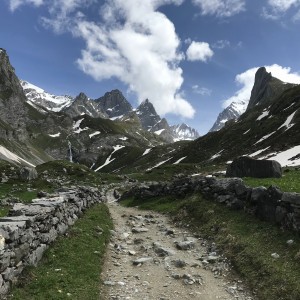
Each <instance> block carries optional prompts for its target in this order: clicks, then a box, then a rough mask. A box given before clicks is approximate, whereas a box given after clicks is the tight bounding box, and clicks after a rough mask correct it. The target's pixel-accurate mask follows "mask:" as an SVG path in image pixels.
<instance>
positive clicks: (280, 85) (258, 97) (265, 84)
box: [247, 67, 295, 110]
mask: <svg viewBox="0 0 300 300" xmlns="http://www.w3.org/2000/svg"><path fill="white" fill-rule="evenodd" d="M293 86H295V85H294V84H288V83H284V82H282V81H281V80H279V79H277V78H275V77H273V76H272V74H271V73H268V72H267V70H266V68H265V67H261V68H259V69H258V70H257V72H256V74H255V82H254V86H253V88H252V91H251V97H250V101H249V104H248V107H247V110H249V109H250V108H253V107H254V106H255V105H257V104H259V105H260V104H265V103H267V102H271V101H273V100H274V99H276V97H278V96H279V95H280V94H282V93H283V92H284V91H285V90H287V89H289V88H291V87H293Z"/></svg>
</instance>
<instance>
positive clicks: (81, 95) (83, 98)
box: [75, 92, 88, 100]
mask: <svg viewBox="0 0 300 300" xmlns="http://www.w3.org/2000/svg"><path fill="white" fill-rule="evenodd" d="M76 99H81V100H88V96H87V95H86V94H85V93H83V92H80V93H79V95H78V96H77V97H76V98H75V100H76Z"/></svg>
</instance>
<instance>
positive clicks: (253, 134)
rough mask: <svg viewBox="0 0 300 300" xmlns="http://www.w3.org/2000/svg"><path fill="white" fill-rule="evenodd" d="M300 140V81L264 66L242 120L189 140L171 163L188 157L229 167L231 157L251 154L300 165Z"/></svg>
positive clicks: (194, 161) (196, 160) (257, 76)
mask: <svg viewBox="0 0 300 300" xmlns="http://www.w3.org/2000/svg"><path fill="white" fill-rule="evenodd" d="M264 76H265V79H264ZM258 87H261V90H260V89H259V88H258ZM272 95H273V96H272ZM299 140H300V85H294V84H285V83H283V82H281V81H280V80H278V79H276V78H273V77H271V76H270V73H267V72H265V70H264V68H260V69H259V70H258V71H257V73H256V76H255V83H254V87H253V89H252V93H251V99H250V102H249V105H248V107H247V110H246V112H245V113H243V114H242V115H241V116H240V117H239V119H238V121H237V122H229V123H227V125H226V126H225V127H223V128H222V129H220V130H219V131H216V132H210V133H208V134H206V135H205V136H203V137H200V138H199V139H197V140H196V141H193V142H191V143H189V144H187V145H186V146H185V147H183V148H182V149H181V150H180V151H178V152H177V153H174V154H173V156H172V160H170V163H172V162H173V161H175V160H176V159H180V158H182V157H185V159H184V162H188V163H200V164H204V165H209V164H217V165H222V166H223V168H225V163H226V162H227V161H231V160H233V159H234V158H236V157H238V156H241V155H247V156H251V157H255V158H268V159H275V160H278V161H279V162H280V163H282V164H283V165H290V166H293V165H299V164H300V144H299Z"/></svg>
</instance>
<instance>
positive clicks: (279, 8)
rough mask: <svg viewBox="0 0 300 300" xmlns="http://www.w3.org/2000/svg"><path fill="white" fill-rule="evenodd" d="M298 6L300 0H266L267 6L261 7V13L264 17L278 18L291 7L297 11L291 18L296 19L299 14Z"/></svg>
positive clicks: (299, 5)
mask: <svg viewBox="0 0 300 300" xmlns="http://www.w3.org/2000/svg"><path fill="white" fill-rule="evenodd" d="M299 7H300V0H268V6H267V7H263V12H262V15H263V17H265V18H266V19H271V20H278V19H280V18H281V17H282V16H283V15H284V14H285V13H286V12H288V11H291V10H292V9H293V10H294V11H295V10H296V11H297V12H296V14H294V17H293V20H294V21H297V20H299V15H300V10H299ZM294 11H293V12H294Z"/></svg>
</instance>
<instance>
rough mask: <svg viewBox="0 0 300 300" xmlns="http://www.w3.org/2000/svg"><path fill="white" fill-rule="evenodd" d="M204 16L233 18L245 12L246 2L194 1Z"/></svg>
mask: <svg viewBox="0 0 300 300" xmlns="http://www.w3.org/2000/svg"><path fill="white" fill-rule="evenodd" d="M192 2H193V3H194V5H196V6H198V7H199V8H200V9H201V14H202V15H216V16H217V17H221V18H222V17H231V16H233V15H236V14H238V13H240V12H242V11H244V10H245V4H246V1H245V0H192Z"/></svg>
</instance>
